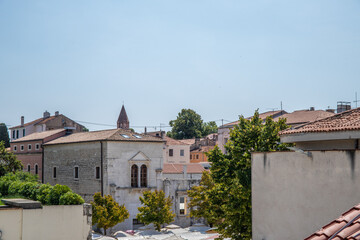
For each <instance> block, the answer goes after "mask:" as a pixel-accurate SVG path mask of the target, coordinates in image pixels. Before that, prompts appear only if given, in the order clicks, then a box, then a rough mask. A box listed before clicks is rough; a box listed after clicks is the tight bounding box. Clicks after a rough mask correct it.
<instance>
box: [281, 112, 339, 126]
mask: <svg viewBox="0 0 360 240" xmlns="http://www.w3.org/2000/svg"><path fill="white" fill-rule="evenodd" d="M334 115H335V113H332V112H327V111H324V110H313V111H311V110H298V111H294V112H292V113H286V114H284V115H282V116H280V117H278V118H277V119H276V120H278V119H280V118H286V124H288V125H295V124H301V123H308V122H313V121H316V120H320V119H323V118H326V117H331V116H334Z"/></svg>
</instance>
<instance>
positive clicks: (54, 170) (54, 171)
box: [53, 167, 56, 178]
mask: <svg viewBox="0 0 360 240" xmlns="http://www.w3.org/2000/svg"><path fill="white" fill-rule="evenodd" d="M53 178H56V167H54V168H53Z"/></svg>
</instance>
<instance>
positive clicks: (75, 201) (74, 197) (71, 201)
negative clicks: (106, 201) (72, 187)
mask: <svg viewBox="0 0 360 240" xmlns="http://www.w3.org/2000/svg"><path fill="white" fill-rule="evenodd" d="M84 202H85V201H84V199H82V197H80V195H78V194H76V193H73V192H67V193H65V194H63V195H61V197H60V201H59V203H60V205H80V204H83V203H84Z"/></svg>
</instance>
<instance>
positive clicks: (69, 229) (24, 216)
mask: <svg viewBox="0 0 360 240" xmlns="http://www.w3.org/2000/svg"><path fill="white" fill-rule="evenodd" d="M85 212H86V211H84V207H83V205H76V206H44V207H43V208H42V209H22V208H10V209H0V230H1V231H2V234H3V235H2V239H3V240H34V239H36V240H48V239H52V240H57V239H58V240H63V239H77V240H81V239H82V240H86V239H88V236H89V234H90V231H91V215H89V214H84V213H85Z"/></svg>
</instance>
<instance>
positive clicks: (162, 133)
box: [160, 131, 165, 139]
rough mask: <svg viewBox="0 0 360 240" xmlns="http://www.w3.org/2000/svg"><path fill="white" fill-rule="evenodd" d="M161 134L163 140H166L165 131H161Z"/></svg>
mask: <svg viewBox="0 0 360 240" xmlns="http://www.w3.org/2000/svg"><path fill="white" fill-rule="evenodd" d="M160 134H161V138H162V139H164V138H165V131H160Z"/></svg>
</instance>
